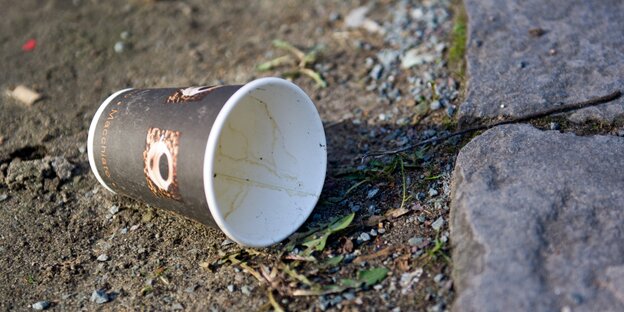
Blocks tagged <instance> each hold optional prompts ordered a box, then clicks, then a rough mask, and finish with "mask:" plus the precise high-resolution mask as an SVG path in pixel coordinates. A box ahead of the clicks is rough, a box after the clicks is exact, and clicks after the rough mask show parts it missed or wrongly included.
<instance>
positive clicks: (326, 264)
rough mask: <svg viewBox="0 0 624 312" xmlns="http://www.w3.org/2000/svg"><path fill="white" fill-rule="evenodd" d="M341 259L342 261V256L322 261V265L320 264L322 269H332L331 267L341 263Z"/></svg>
mask: <svg viewBox="0 0 624 312" xmlns="http://www.w3.org/2000/svg"><path fill="white" fill-rule="evenodd" d="M342 259H344V256H342V255H340V256H335V257H331V258H329V259H327V260H325V261H323V263H321V267H322V268H332V267H335V266H337V265H338V264H340V262H342Z"/></svg>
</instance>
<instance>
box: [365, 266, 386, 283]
mask: <svg viewBox="0 0 624 312" xmlns="http://www.w3.org/2000/svg"><path fill="white" fill-rule="evenodd" d="M388 271H389V270H388V269H387V268H374V269H370V270H362V271H360V272H358V280H359V281H360V282H364V283H365V284H366V286H373V285H375V284H377V283H379V282H381V281H383V280H384V279H385V278H386V276H387V275H388Z"/></svg>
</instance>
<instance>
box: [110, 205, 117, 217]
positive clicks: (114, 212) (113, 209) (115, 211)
mask: <svg viewBox="0 0 624 312" xmlns="http://www.w3.org/2000/svg"><path fill="white" fill-rule="evenodd" d="M108 212H109V213H110V214H112V215H114V214H116V213H118V212H119V206H117V205H113V206H112V207H110V209H109V210H108Z"/></svg>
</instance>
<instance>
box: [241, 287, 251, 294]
mask: <svg viewBox="0 0 624 312" xmlns="http://www.w3.org/2000/svg"><path fill="white" fill-rule="evenodd" d="M241 292H242V293H243V295H245V296H249V295H251V288H250V287H249V286H247V285H244V286H242V287H241Z"/></svg>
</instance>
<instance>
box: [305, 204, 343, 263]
mask: <svg viewBox="0 0 624 312" xmlns="http://www.w3.org/2000/svg"><path fill="white" fill-rule="evenodd" d="M354 217H355V213H351V214H348V215H346V216H344V217H342V218H340V219H337V220H335V221H333V222H331V223H330V224H329V225H328V226H327V228H325V229H323V230H321V231H319V232H317V233H314V234H312V235H310V236H308V237H307V238H305V239H304V241H303V242H302V243H301V245H303V246H306V247H307V249H306V250H305V251H304V253H303V255H304V256H309V255H310V254H312V252H314V251H322V250H323V249H325V245H326V244H327V238H329V236H330V235H331V234H333V233H336V232H338V231H341V230H343V229H345V228H347V227H348V226H349V225H350V224H351V222H352V221H353V218H354Z"/></svg>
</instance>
